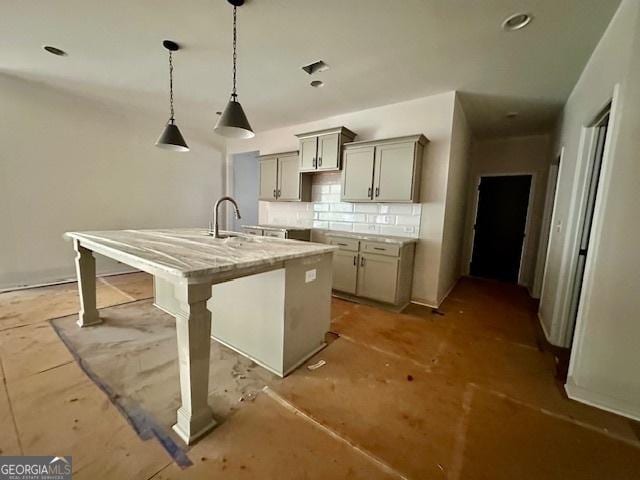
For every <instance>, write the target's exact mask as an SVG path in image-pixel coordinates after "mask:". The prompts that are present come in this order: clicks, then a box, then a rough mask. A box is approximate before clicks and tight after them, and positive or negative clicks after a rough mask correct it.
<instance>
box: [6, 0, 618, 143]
mask: <svg viewBox="0 0 640 480" xmlns="http://www.w3.org/2000/svg"><path fill="white" fill-rule="evenodd" d="M619 2H620V0H349V1H344V0H289V1H287V0H247V3H246V4H245V6H243V7H241V8H240V9H239V10H238V29H239V47H238V48H239V52H238V53H239V65H238V75H239V86H238V89H239V94H240V97H239V99H240V101H241V102H242V104H243V106H244V107H245V110H246V112H247V114H248V116H249V119H250V121H251V122H252V124H253V126H254V129H255V130H266V129H270V128H274V127H279V126H284V125H291V124H295V123H300V122H305V121H311V120H315V119H319V118H323V117H328V116H331V115H335V114H339V113H345V112H349V111H355V110H361V109H363V108H368V107H373V106H377V105H383V104H389V103H394V102H398V101H403V100H408V99H412V98H418V97H423V96H427V95H432V94H436V93H441V92H444V91H449V90H453V89H456V90H459V91H461V92H463V96H462V98H463V101H464V105H465V109H466V111H467V115H468V117H469V119H470V121H471V125H472V128H473V130H474V132H475V134H476V135H477V136H496V135H510V134H527V133H538V132H541V131H545V130H547V129H548V128H549V126H550V125H551V124H552V123H553V120H554V118H555V116H556V115H557V114H558V112H559V110H560V108H561V106H562V104H563V103H564V101H565V100H566V99H567V96H568V95H569V93H570V91H571V89H572V87H573V85H574V84H575V82H576V80H577V78H578V76H579V74H580V72H581V70H582V68H583V66H584V64H585V63H586V61H587V59H588V57H589V55H590V53H591V52H592V50H593V48H594V46H595V45H596V43H597V41H598V39H599V38H600V37H601V35H602V33H603V32H604V29H605V28H606V25H607V24H608V23H609V21H610V19H611V17H612V15H613V13H614V11H615V9H616V8H617V6H618V4H619ZM522 11H526V12H530V13H532V14H533V15H534V17H535V19H534V21H533V23H531V25H530V26H529V27H528V28H525V29H523V30H520V31H518V32H511V33H506V32H504V31H502V30H501V28H500V24H501V22H502V20H503V19H504V18H506V17H507V16H508V15H510V14H512V13H515V12H522ZM163 39H172V40H175V41H176V42H178V43H180V44H181V45H182V46H183V49H182V50H181V51H179V52H178V53H177V54H176V56H175V57H174V58H175V60H174V63H175V68H176V70H175V83H176V93H175V97H176V115H177V119H178V123H180V122H181V119H184V118H185V117H188V118H187V120H186V121H188V122H189V123H193V122H199V123H201V124H203V125H210V126H211V127H212V126H213V124H214V123H215V120H216V115H215V112H216V111H217V110H221V109H222V108H223V106H224V104H225V102H226V101H227V99H228V95H229V91H230V83H231V82H230V80H231V7H230V6H229V5H228V4H227V2H226V1H225V0H182V1H175V0H170V1H169V0H108V1H98V0H93V1H89V0H57V1H54V0H49V1H42V0H20V1H16V0H13V1H4V2H2V6H1V7H0V51H1V54H0V73H5V74H9V75H14V76H17V77H20V78H25V79H29V80H33V81H38V82H44V83H46V84H49V85H51V86H53V87H56V88H61V89H64V90H68V91H69V92H72V93H74V94H77V95H81V96H86V97H91V98H95V99H97V100H98V101H101V102H107V103H109V104H112V105H114V106H115V107H116V108H123V109H125V108H135V109H138V110H143V111H148V112H151V113H153V114H157V115H158V116H159V117H160V118H159V123H163V122H164V121H165V120H166V118H165V117H166V116H167V115H166V113H165V112H166V110H167V109H168V107H167V105H166V102H167V84H168V80H167V57H166V51H165V50H164V49H163V48H162V46H161V42H162V40H163ZM43 45H54V46H57V47H60V48H62V49H64V50H67V51H68V52H69V56H68V57H63V58H60V57H55V56H52V55H50V54H48V53H46V52H44V51H43V50H42V46H43ZM318 59H323V60H325V61H326V62H327V63H328V64H329V65H330V66H331V69H330V70H329V71H327V72H323V73H320V74H318V75H317V78H320V79H321V80H323V81H324V82H325V87H324V88H320V89H314V88H311V87H310V86H309V82H310V81H311V79H312V78H311V77H309V76H308V75H307V74H306V73H304V72H303V71H302V70H301V69H300V67H301V66H302V65H304V64H306V63H309V62H312V61H315V60H318ZM510 111H518V112H520V115H519V117H518V118H516V119H515V120H507V119H506V118H505V114H506V113H507V112H510Z"/></svg>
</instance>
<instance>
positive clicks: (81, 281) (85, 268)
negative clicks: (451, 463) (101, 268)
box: [73, 239, 102, 327]
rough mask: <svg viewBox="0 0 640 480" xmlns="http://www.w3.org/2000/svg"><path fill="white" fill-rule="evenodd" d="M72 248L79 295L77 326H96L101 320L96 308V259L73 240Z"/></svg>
mask: <svg viewBox="0 0 640 480" xmlns="http://www.w3.org/2000/svg"><path fill="white" fill-rule="evenodd" d="M73 248H74V250H75V251H76V275H77V277H78V293H79V294H80V312H79V314H78V325H80V326H81V327H88V326H90V325H97V324H98V323H100V322H101V321H102V320H100V316H99V315H98V309H97V308H96V259H95V258H94V257H93V252H92V251H91V250H89V249H87V248H84V247H83V246H82V245H80V241H79V240H75V239H74V240H73Z"/></svg>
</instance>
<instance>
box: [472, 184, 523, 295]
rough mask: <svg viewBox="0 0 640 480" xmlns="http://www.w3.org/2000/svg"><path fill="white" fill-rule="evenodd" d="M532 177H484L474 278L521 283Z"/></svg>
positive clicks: (479, 199) (479, 201)
mask: <svg viewBox="0 0 640 480" xmlns="http://www.w3.org/2000/svg"><path fill="white" fill-rule="evenodd" d="M530 188H531V175H505V176H500V177H482V178H481V180H480V186H479V187H478V189H479V194H478V213H477V215H476V224H475V226H474V229H475V235H474V240H473V255H472V257H471V269H470V270H471V275H474V276H477V277H485V278H494V279H496V280H502V281H505V282H511V283H517V282H518V273H519V271H520V257H521V256H522V244H523V242H524V231H525V227H526V223H527V208H528V206H529V190H530Z"/></svg>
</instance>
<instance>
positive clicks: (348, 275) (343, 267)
mask: <svg viewBox="0 0 640 480" xmlns="http://www.w3.org/2000/svg"><path fill="white" fill-rule="evenodd" d="M357 279H358V252H350V251H347V250H338V251H337V252H334V254H333V288H334V289H335V290H339V291H341V292H347V293H351V294H353V295H355V293H356V282H357Z"/></svg>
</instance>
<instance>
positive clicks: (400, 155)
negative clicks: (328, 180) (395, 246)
mask: <svg viewBox="0 0 640 480" xmlns="http://www.w3.org/2000/svg"><path fill="white" fill-rule="evenodd" d="M426 142H427V139H426V138H425V136H424V135H413V136H409V137H399V138H389V139H386V140H370V141H362V142H351V143H347V144H345V146H344V152H343V154H342V158H343V162H342V163H343V169H342V200H343V201H345V202H419V201H420V198H419V197H420V172H421V169H422V157H423V151H424V145H425V144H426Z"/></svg>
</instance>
